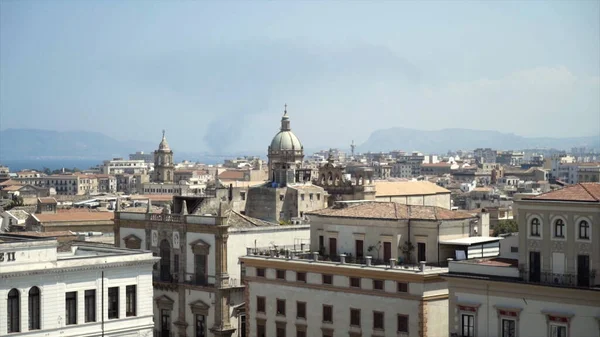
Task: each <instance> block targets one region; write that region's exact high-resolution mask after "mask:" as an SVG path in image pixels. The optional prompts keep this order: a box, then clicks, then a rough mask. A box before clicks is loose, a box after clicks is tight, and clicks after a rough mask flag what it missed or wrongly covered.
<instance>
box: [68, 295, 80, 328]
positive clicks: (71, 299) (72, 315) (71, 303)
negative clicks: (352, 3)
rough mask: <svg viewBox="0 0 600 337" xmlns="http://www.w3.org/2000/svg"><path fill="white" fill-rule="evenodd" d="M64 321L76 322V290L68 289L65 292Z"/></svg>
mask: <svg viewBox="0 0 600 337" xmlns="http://www.w3.org/2000/svg"><path fill="white" fill-rule="evenodd" d="M65 323H66V324H67V325H70V324H77V292H76V291H70V292H68V293H66V294H65Z"/></svg>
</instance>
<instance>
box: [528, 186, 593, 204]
mask: <svg viewBox="0 0 600 337" xmlns="http://www.w3.org/2000/svg"><path fill="white" fill-rule="evenodd" d="M528 200H556V201H588V202H597V203H600V183H579V184H575V185H569V186H567V187H565V188H562V189H560V190H556V191H550V192H547V193H542V194H540V195H537V196H535V197H532V198H528Z"/></svg>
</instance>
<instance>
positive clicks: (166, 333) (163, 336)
mask: <svg viewBox="0 0 600 337" xmlns="http://www.w3.org/2000/svg"><path fill="white" fill-rule="evenodd" d="M154 337H173V332H171V331H170V330H157V329H154Z"/></svg>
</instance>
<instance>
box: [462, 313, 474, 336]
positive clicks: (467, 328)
mask: <svg viewBox="0 0 600 337" xmlns="http://www.w3.org/2000/svg"><path fill="white" fill-rule="evenodd" d="M462 336H463V337H475V316H473V315H467V314H463V315H462Z"/></svg>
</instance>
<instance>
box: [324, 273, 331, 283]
mask: <svg viewBox="0 0 600 337" xmlns="http://www.w3.org/2000/svg"><path fill="white" fill-rule="evenodd" d="M323 284H333V276H331V275H323Z"/></svg>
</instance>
